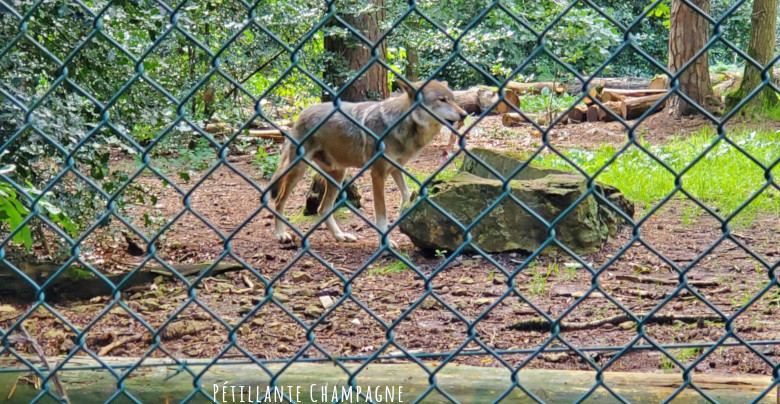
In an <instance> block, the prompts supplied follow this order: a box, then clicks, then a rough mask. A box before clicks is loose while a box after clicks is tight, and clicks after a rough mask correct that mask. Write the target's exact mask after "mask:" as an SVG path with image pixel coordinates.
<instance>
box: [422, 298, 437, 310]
mask: <svg viewBox="0 0 780 404" xmlns="http://www.w3.org/2000/svg"><path fill="white" fill-rule="evenodd" d="M437 303H439V302H438V301H437V300H436V299H434V298H432V297H429V298H427V299H425V300H423V302H422V303H420V307H422V308H423V309H425V310H433V309H434V308H435V307H436V304H437Z"/></svg>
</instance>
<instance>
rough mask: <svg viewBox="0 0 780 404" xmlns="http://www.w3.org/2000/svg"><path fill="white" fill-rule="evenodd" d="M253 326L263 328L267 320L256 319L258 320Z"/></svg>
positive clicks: (253, 321)
mask: <svg viewBox="0 0 780 404" xmlns="http://www.w3.org/2000/svg"><path fill="white" fill-rule="evenodd" d="M252 325H256V326H258V327H262V326H264V325H265V320H263V319H262V318H256V319H254V320H252Z"/></svg>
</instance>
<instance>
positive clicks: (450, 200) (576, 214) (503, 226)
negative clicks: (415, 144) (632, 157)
mask: <svg viewBox="0 0 780 404" xmlns="http://www.w3.org/2000/svg"><path fill="white" fill-rule="evenodd" d="M472 152H474V154H475V155H476V156H478V157H479V158H480V159H482V160H483V161H485V162H486V163H488V164H490V165H491V166H492V167H493V168H494V169H495V171H497V172H498V173H499V174H500V175H502V176H504V177H506V176H508V175H509V174H511V173H512V172H513V171H514V170H515V169H516V168H517V167H518V166H519V165H520V164H521V163H522V160H520V159H519V158H518V157H517V156H513V155H511V154H506V153H499V152H494V151H490V150H485V149H475V150H472ZM462 170H463V171H464V172H461V173H459V174H457V175H456V176H454V177H453V178H451V179H449V180H447V181H444V182H440V183H437V184H435V185H434V186H433V187H432V188H431V192H430V193H429V200H430V201H428V200H426V201H423V202H422V203H420V204H419V205H417V206H416V207H415V208H414V209H413V210H412V211H411V212H409V214H408V216H406V217H405V218H404V220H402V221H401V223H400V229H401V231H402V232H403V233H404V234H406V235H407V236H409V238H411V240H412V242H413V243H414V244H415V245H416V246H418V247H420V248H423V249H431V250H433V249H440V250H448V251H453V250H455V249H456V248H458V247H459V246H460V245H461V244H462V243H463V241H464V240H465V234H464V233H463V232H462V231H461V230H460V228H459V226H458V225H456V224H455V223H454V222H453V221H452V220H450V219H449V218H448V217H447V216H446V215H444V214H443V213H442V212H441V211H439V210H438V209H437V208H436V207H435V206H434V204H436V205H438V206H439V207H441V208H442V209H444V210H446V211H447V212H448V213H449V214H450V215H451V216H452V217H454V218H455V219H457V220H458V221H459V222H460V223H461V224H462V225H464V226H468V225H470V224H471V223H473V222H474V221H475V220H476V219H477V218H478V217H479V216H480V215H482V214H483V212H485V211H486V210H488V208H489V207H490V206H492V204H493V203H494V202H495V201H496V200H497V199H498V198H499V197H500V196H501V195H502V194H503V193H504V185H503V183H502V182H501V181H499V180H496V179H491V178H485V177H493V175H492V174H490V172H489V171H488V170H486V169H485V168H484V167H483V166H482V165H480V164H475V161H474V160H473V159H470V158H467V160H466V161H465V162H464V164H463V166H462ZM475 174H482V176H478V175H475ZM513 178H514V179H513V180H512V181H510V182H509V188H510V189H511V195H512V196H513V197H514V198H516V199H518V200H520V201H522V202H523V203H525V205H526V206H527V207H528V208H530V209H531V210H533V212H534V213H535V214H536V215H538V216H540V217H541V218H543V219H544V220H546V221H548V222H551V221H553V220H555V219H556V218H557V217H558V216H560V215H561V213H563V212H564V211H565V210H566V209H568V208H569V207H570V206H571V205H573V204H574V203H575V202H576V201H577V200H578V199H579V198H580V197H581V196H582V195H583V194H584V193H585V192H586V191H587V189H588V185H587V179H586V178H585V177H583V176H582V175H579V174H577V173H573V172H566V171H561V170H552V169H546V168H543V167H539V166H536V165H528V166H527V167H526V168H524V169H523V170H521V171H520V172H519V173H517V175H515V176H514V177H513ZM597 192H599V193H601V194H602V195H603V196H604V197H605V198H606V199H608V200H609V201H610V202H612V203H613V204H615V205H616V206H617V207H619V208H620V209H621V210H623V212H625V214H626V215H627V216H629V217H632V216H633V213H634V211H633V210H634V209H633V204H632V203H631V202H630V201H628V200H627V199H626V198H625V197H624V196H623V195H622V194H620V192H619V191H618V190H617V189H615V188H614V187H610V186H607V185H603V184H598V185H597ZM431 202H433V203H431ZM622 219H623V217H622V216H621V215H619V214H618V213H617V212H616V211H615V210H614V209H612V208H611V207H609V205H607V204H605V203H603V202H602V201H600V200H599V199H598V198H596V197H594V196H593V195H588V196H587V197H586V198H584V199H583V200H582V201H580V202H579V203H578V204H577V206H575V207H574V208H573V209H572V210H571V211H569V212H568V213H567V214H566V216H564V217H563V218H562V219H561V220H560V221H559V222H558V223H557V224H556V226H555V227H554V230H555V235H556V238H557V239H558V240H559V241H561V242H562V243H564V244H565V245H566V246H567V247H569V248H570V249H572V250H573V251H575V252H577V253H588V252H593V251H595V250H598V249H599V248H600V247H601V245H602V244H603V243H604V242H605V241H606V240H607V239H608V237H609V236H610V235H614V234H615V233H616V232H617V227H618V224H619V223H620V222H621V221H622ZM471 236H472V240H473V242H474V243H475V244H476V245H477V246H479V247H480V248H481V249H483V250H485V251H487V252H491V253H493V252H502V251H510V250H524V251H534V250H536V249H538V248H539V247H540V246H541V245H542V244H543V243H544V241H545V240H546V239H547V237H548V232H547V227H546V226H545V225H544V224H543V223H542V221H540V220H539V219H538V218H536V217H535V215H534V214H532V213H530V212H529V211H528V210H526V209H524V208H523V207H521V206H520V205H519V204H518V203H517V202H515V201H514V200H513V198H510V197H509V196H507V197H505V198H504V199H502V200H501V201H500V202H499V203H498V204H497V205H496V206H495V207H494V208H493V209H492V210H490V211H489V212H488V213H487V214H486V215H485V216H484V217H482V218H481V220H480V221H479V222H478V223H477V224H476V226H474V227H473V228H472V229H471Z"/></svg>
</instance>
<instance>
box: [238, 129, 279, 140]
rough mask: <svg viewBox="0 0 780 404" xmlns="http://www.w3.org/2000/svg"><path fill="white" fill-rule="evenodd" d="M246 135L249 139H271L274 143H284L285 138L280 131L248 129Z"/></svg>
mask: <svg viewBox="0 0 780 404" xmlns="http://www.w3.org/2000/svg"><path fill="white" fill-rule="evenodd" d="M244 134H245V135H247V136H248V137H259V138H261V139H270V140H273V141H274V142H283V141H284V139H285V137H284V135H283V134H282V132H281V131H280V130H278V129H247V130H245V131H244Z"/></svg>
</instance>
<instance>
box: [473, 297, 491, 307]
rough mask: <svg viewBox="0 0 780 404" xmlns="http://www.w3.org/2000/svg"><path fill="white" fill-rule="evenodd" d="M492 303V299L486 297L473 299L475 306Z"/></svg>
mask: <svg viewBox="0 0 780 404" xmlns="http://www.w3.org/2000/svg"><path fill="white" fill-rule="evenodd" d="M490 303H493V300H491V299H488V298H487V297H483V298H481V299H477V300H474V304H475V305H476V306H484V305H487V304H490Z"/></svg>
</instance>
